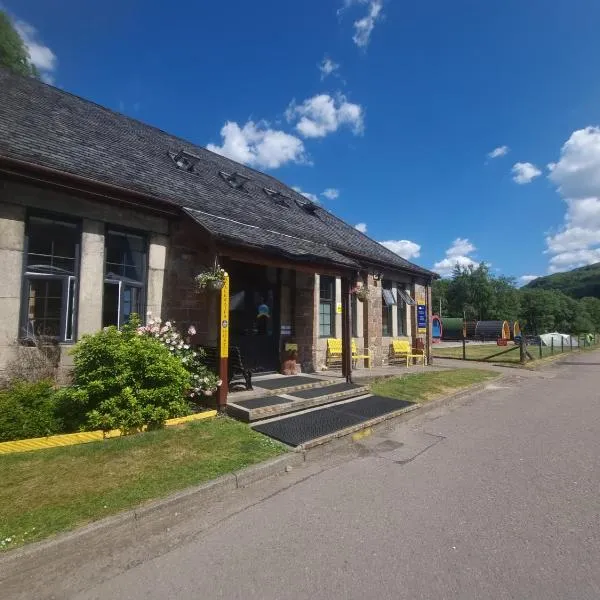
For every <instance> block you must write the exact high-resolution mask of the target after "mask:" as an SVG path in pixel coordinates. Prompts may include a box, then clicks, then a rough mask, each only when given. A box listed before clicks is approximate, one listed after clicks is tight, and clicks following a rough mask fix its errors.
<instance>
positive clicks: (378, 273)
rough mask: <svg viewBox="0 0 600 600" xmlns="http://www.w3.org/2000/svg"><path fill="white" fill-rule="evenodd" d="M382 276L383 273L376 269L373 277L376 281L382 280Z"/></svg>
mask: <svg viewBox="0 0 600 600" xmlns="http://www.w3.org/2000/svg"><path fill="white" fill-rule="evenodd" d="M381 277H382V275H381V273H380V272H379V271H376V272H375V273H373V279H374V280H375V281H380V280H381Z"/></svg>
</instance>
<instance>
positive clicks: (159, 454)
mask: <svg viewBox="0 0 600 600" xmlns="http://www.w3.org/2000/svg"><path fill="white" fill-rule="evenodd" d="M284 452H285V449H284V447H283V446H282V445H281V444H279V443H278V442H275V441H273V440H271V439H269V438H267V437H265V436H263V435H261V434H259V433H256V432H255V431H252V430H251V429H250V428H249V427H248V426H246V425H244V424H242V423H238V422H237V421H234V420H232V419H229V418H227V417H217V418H215V419H210V420H207V421H201V422H197V423H190V424H188V425H186V426H183V427H178V428H174V429H163V430H160V431H152V432H148V433H144V434H140V435H135V436H129V437H122V438H116V439H112V440H106V441H104V442H95V443H91V444H84V445H80V446H69V447H64V448H53V449H50V450H41V451H38V452H23V453H20V454H7V455H4V456H0V481H2V485H1V486H0V550H7V549H12V548H15V547H17V546H20V545H22V544H24V543H28V542H32V541H36V540H40V539H42V538H45V537H47V536H49V535H52V534H54V533H57V532H59V531H64V530H68V529H72V528H74V527H77V526H79V525H83V524H85V523H89V522H91V521H95V520H98V519H101V518H102V517H105V516H107V515H110V514H114V513H117V512H119V511H121V510H124V509H127V508H132V507H134V506H136V505H138V504H140V503H142V502H144V501H147V500H151V499H155V498H160V497H162V496H166V495H168V494H169V493H171V492H174V491H176V490H181V489H184V488H186V487H189V486H192V485H195V484H199V483H202V482H205V481H208V480H210V479H214V478H216V477H219V476H220V475H224V474H226V473H230V472H232V471H236V470H238V469H241V468H243V467H247V466H249V465H252V464H254V463H257V462H260V461H263V460H266V459H268V458H271V457H274V456H277V455H279V454H282V453H284Z"/></svg>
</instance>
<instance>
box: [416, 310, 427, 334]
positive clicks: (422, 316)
mask: <svg viewBox="0 0 600 600" xmlns="http://www.w3.org/2000/svg"><path fill="white" fill-rule="evenodd" d="M417 332H418V333H426V332H427V306H426V305H425V304H417Z"/></svg>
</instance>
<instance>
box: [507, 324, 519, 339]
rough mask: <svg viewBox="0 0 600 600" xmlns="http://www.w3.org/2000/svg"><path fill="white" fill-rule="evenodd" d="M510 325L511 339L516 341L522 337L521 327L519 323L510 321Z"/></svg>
mask: <svg viewBox="0 0 600 600" xmlns="http://www.w3.org/2000/svg"><path fill="white" fill-rule="evenodd" d="M508 325H509V327H510V339H511V340H514V339H515V338H518V337H519V336H520V335H521V325H519V321H509V322H508Z"/></svg>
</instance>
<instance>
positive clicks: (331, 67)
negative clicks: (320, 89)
mask: <svg viewBox="0 0 600 600" xmlns="http://www.w3.org/2000/svg"><path fill="white" fill-rule="evenodd" d="M339 68H340V65H339V64H338V63H336V62H333V61H332V60H331V59H330V58H328V57H327V56H326V57H325V58H323V60H322V61H321V62H320V63H319V71H321V81H323V79H325V78H326V77H328V76H329V75H331V74H333V73H335V72H336V71H337V70H339Z"/></svg>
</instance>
